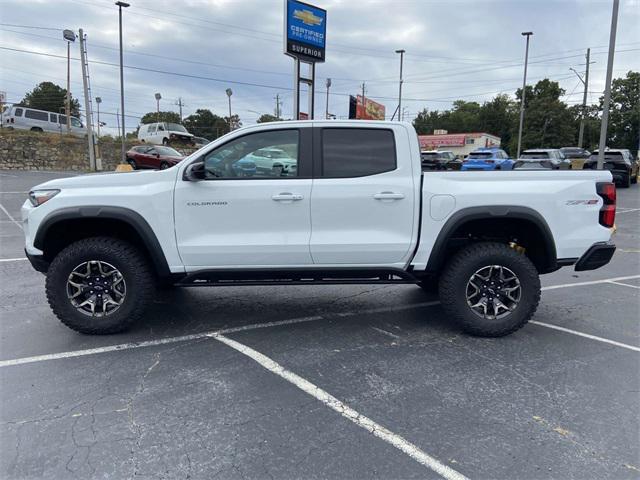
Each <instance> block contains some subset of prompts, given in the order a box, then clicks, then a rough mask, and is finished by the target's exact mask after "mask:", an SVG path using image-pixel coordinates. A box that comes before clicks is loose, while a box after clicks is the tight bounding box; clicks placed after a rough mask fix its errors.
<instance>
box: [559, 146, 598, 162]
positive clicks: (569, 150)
mask: <svg viewBox="0 0 640 480" xmlns="http://www.w3.org/2000/svg"><path fill="white" fill-rule="evenodd" d="M560 152H562V154H563V155H564V156H565V157H566V158H568V159H569V160H571V159H574V158H585V159H586V158H589V156H590V155H591V152H589V150H586V149H584V148H580V147H562V148H561V149H560Z"/></svg>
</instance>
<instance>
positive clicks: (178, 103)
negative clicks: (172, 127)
mask: <svg viewBox="0 0 640 480" xmlns="http://www.w3.org/2000/svg"><path fill="white" fill-rule="evenodd" d="M176 105H178V109H179V111H180V123H182V105H183V103H182V97H178V101H177V102H176Z"/></svg>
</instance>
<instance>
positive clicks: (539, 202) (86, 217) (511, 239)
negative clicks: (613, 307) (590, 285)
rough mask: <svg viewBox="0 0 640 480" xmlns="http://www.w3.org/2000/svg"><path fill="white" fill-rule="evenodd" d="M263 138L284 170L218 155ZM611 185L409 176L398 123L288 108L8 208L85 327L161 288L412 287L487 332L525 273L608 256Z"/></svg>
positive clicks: (66, 311) (70, 320)
mask: <svg viewBox="0 0 640 480" xmlns="http://www.w3.org/2000/svg"><path fill="white" fill-rule="evenodd" d="M274 150H278V151H281V152H283V154H282V155H283V157H286V158H287V159H288V160H287V165H284V164H282V163H279V162H278V161H277V159H275V160H274V161H273V162H272V163H271V164H270V168H268V169H261V170H257V171H255V172H254V173H253V174H251V175H249V174H246V173H244V170H243V169H239V168H234V167H235V164H236V163H237V162H241V161H242V160H243V159H245V158H246V157H247V156H251V155H253V156H254V157H255V156H256V155H260V154H261V152H264V151H274ZM293 163H295V165H293ZM294 167H295V168H294ZM615 194H616V191H615V186H614V184H613V183H611V173H610V172H608V171H562V170H556V171H531V172H530V171H520V172H518V171H496V172H464V173H462V172H447V171H436V172H430V173H427V172H424V173H423V172H422V170H421V161H420V147H419V143H418V138H417V135H416V132H415V130H414V129H413V127H412V126H411V125H409V124H406V123H389V122H366V121H306V122H297V121H296V122H278V123H269V124H262V125H257V126H251V127H248V128H243V129H239V130H236V131H233V132H231V133H229V134H227V135H225V136H223V137H221V138H219V139H218V140H216V141H215V142H213V143H211V144H208V145H206V146H205V147H203V148H202V149H200V150H199V151H197V152H195V153H194V154H192V155H191V156H189V157H187V158H186V159H185V160H184V161H182V162H180V163H179V164H177V165H175V166H173V167H171V168H169V169H166V170H161V171H142V172H139V171H136V172H132V173H109V174H94V175H84V176H79V177H74V178H65V179H57V180H52V181H49V182H46V183H43V184H41V185H38V186H36V187H34V188H33V190H32V191H31V192H30V193H29V199H28V200H27V201H26V202H25V204H24V205H23V207H22V218H23V222H24V231H25V236H26V248H25V250H26V254H27V256H28V258H29V260H30V261H31V264H32V265H33V267H34V268H35V269H36V270H38V271H40V272H43V273H45V274H46V282H45V283H46V294H47V298H48V301H49V304H50V306H51V308H52V310H53V312H54V313H55V314H56V315H57V316H58V318H59V319H60V320H61V321H62V322H63V323H64V324H65V325H67V326H68V327H70V328H72V329H74V330H77V331H80V332H84V333H92V334H107V333H115V332H118V331H122V330H124V329H126V328H127V327H128V326H129V325H131V323H132V322H134V321H135V320H136V319H138V318H139V317H141V316H142V315H143V314H144V311H145V308H146V307H147V305H148V304H149V302H150V301H151V299H152V298H153V294H154V288H155V287H156V286H162V285H172V286H180V287H185V286H226V285H233V286H237V285H317V284H329V283H332V284H360V283H380V284H395V283H398V284H402V283H410V284H417V285H418V286H420V287H422V288H423V289H425V290H433V289H435V288H437V290H438V292H439V296H440V299H441V303H442V306H443V307H444V309H445V312H446V313H447V314H448V316H449V317H450V318H451V319H452V320H454V321H455V322H457V323H458V324H459V325H460V327H461V328H462V329H463V330H465V331H466V332H468V333H470V334H474V335H481V336H501V335H506V334H509V333H511V332H514V331H515V330H517V329H518V328H520V327H522V326H523V325H524V324H525V323H526V322H527V321H528V320H529V319H530V318H531V317H532V315H533V314H534V312H535V310H536V308H537V305H538V302H539V300H540V280H539V275H540V274H545V273H549V272H553V271H555V270H557V269H558V268H560V267H562V266H569V265H574V266H575V269H576V270H589V269H595V268H599V267H601V266H603V265H605V264H606V263H608V262H609V260H610V259H611V256H612V255H613V253H614V250H615V246H614V245H613V244H612V243H611V241H610V239H611V227H612V226H613V223H614V217H615V201H616V199H615Z"/></svg>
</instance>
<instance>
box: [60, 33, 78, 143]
mask: <svg viewBox="0 0 640 480" xmlns="http://www.w3.org/2000/svg"><path fill="white" fill-rule="evenodd" d="M62 38H64V39H65V40H66V41H67V98H66V99H65V103H64V114H65V116H66V117H67V133H68V134H71V42H75V41H76V34H75V32H74V31H73V30H63V32H62Z"/></svg>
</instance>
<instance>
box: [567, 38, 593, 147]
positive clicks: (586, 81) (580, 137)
mask: <svg viewBox="0 0 640 480" xmlns="http://www.w3.org/2000/svg"><path fill="white" fill-rule="evenodd" d="M590 56H591V49H590V48H587V55H586V58H587V69H586V71H585V74H584V79H583V78H582V76H581V75H580V74H579V73H578V72H576V70H575V69H573V68H570V70H572V71H573V73H575V74H576V75H577V76H578V79H580V81H581V82H582V84H583V85H584V94H583V96H582V114H581V116H580V132H579V133H578V147H580V148H582V140H583V137H584V117H585V115H586V112H587V93H588V90H589V64H590V63H591V62H589V58H590Z"/></svg>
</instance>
